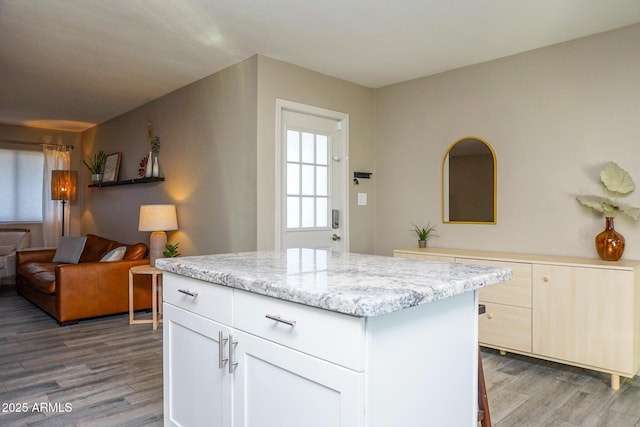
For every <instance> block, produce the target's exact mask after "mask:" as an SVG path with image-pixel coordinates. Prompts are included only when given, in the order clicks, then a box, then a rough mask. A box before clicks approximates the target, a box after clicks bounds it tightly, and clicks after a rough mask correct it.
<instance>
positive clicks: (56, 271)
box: [16, 234, 151, 326]
mask: <svg viewBox="0 0 640 427" xmlns="http://www.w3.org/2000/svg"><path fill="white" fill-rule="evenodd" d="M120 246H126V247H127V250H126V253H125V255H124V259H123V260H121V261H111V262H99V260H100V259H101V258H102V257H103V256H104V255H105V254H107V253H108V252H109V251H111V250H112V249H115V248H117V247H120ZM55 252H56V249H28V250H25V251H19V252H17V254H16V291H17V292H18V294H20V295H22V296H24V297H25V298H27V299H28V300H29V301H31V302H32V303H34V304H35V305H37V306H38V307H40V308H41V309H42V310H44V311H46V312H47V313H49V314H50V315H51V316H53V317H54V318H55V319H56V320H57V321H58V323H59V324H60V325H61V326H62V325H68V324H72V323H77V322H78V320H79V319H86V318H89V317H97V316H104V315H108V314H116V313H124V312H127V311H129V269H130V268H131V267H133V266H136V265H145V264H149V259H148V258H145V256H146V254H147V245H145V244H144V243H136V244H133V245H127V244H123V243H118V242H116V241H114V240H109V239H105V238H103V237H100V236H96V235H93V234H89V235H87V241H86V243H85V246H84V249H83V251H82V255H81V256H80V262H79V263H78V264H61V263H55V262H53V258H54V255H55ZM149 277H150V276H147V275H136V276H134V278H135V279H136V280H135V282H134V302H135V309H136V310H142V309H148V308H150V307H151V285H150V281H149Z"/></svg>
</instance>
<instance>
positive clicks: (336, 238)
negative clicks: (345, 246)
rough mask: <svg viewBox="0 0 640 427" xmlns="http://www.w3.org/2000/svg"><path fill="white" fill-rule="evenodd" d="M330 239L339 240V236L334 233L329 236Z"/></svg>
mask: <svg viewBox="0 0 640 427" xmlns="http://www.w3.org/2000/svg"><path fill="white" fill-rule="evenodd" d="M331 240H333V241H334V242H335V241H336V240H340V236H338V235H337V234H334V235H333V236H331Z"/></svg>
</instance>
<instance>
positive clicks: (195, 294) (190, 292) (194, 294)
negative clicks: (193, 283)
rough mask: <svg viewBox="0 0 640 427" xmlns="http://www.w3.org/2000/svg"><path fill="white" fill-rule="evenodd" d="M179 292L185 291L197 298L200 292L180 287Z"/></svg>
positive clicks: (186, 293)
mask: <svg viewBox="0 0 640 427" xmlns="http://www.w3.org/2000/svg"><path fill="white" fill-rule="evenodd" d="M178 292H180V293H183V294H185V295H189V296H190V297H194V298H197V297H198V293H197V292H195V291H190V290H189V289H178Z"/></svg>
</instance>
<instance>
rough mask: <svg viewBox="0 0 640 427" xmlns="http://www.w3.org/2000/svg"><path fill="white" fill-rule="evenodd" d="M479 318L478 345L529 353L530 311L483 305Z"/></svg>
mask: <svg viewBox="0 0 640 427" xmlns="http://www.w3.org/2000/svg"><path fill="white" fill-rule="evenodd" d="M485 306H486V307H487V311H486V313H485V314H484V315H482V316H480V323H479V341H480V344H486V345H488V346H496V347H499V348H504V349H511V350H519V351H526V352H531V309H528V308H522V307H514V306H511V305H503V304H492V303H485Z"/></svg>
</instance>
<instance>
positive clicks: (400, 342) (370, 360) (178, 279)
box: [156, 248, 511, 427]
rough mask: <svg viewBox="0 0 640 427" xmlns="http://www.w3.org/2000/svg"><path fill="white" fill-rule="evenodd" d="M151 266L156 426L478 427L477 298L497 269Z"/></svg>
mask: <svg viewBox="0 0 640 427" xmlns="http://www.w3.org/2000/svg"><path fill="white" fill-rule="evenodd" d="M156 266H157V267H158V268H160V269H162V270H164V271H165V273H164V284H163V301H164V303H163V315H164V331H163V333H164V344H163V345H164V402H165V405H164V417H165V425H183V426H199V425H212V426H251V427H272V426H278V427H294V426H295V427H298V426H305V427H308V426H311V427H313V426H318V427H330V426H342V427H345V426H346V427H351V426H354V427H356V426H358V427H359V426H368V427H369V426H370V427H373V426H376V427H378V426H389V427H391V426H403V427H410V426H425V425H434V426H444V425H451V426H473V425H476V402H477V357H478V354H477V351H478V350H477V349H478V347H477V345H478V319H477V318H478V311H477V310H478V309H477V292H476V291H477V289H480V288H482V287H484V286H487V285H490V284H494V283H499V282H502V281H505V280H508V279H509V278H510V277H511V271H510V269H508V268H495V267H487V266H473V265H463V264H450V263H426V262H424V261H416V260H409V259H398V258H391V257H383V256H373V255H359V254H350V253H336V252H327V251H324V250H314V249H299V248H296V249H288V250H284V251H281V252H251V253H237V254H222V255H209V256H194V257H184V258H173V259H159V260H157V263H156Z"/></svg>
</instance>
